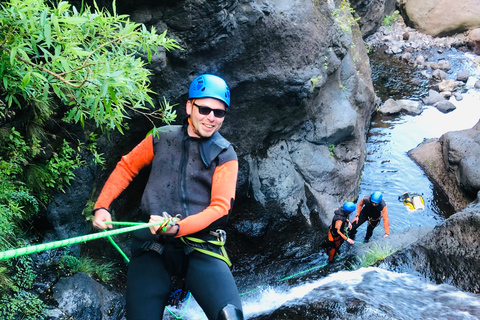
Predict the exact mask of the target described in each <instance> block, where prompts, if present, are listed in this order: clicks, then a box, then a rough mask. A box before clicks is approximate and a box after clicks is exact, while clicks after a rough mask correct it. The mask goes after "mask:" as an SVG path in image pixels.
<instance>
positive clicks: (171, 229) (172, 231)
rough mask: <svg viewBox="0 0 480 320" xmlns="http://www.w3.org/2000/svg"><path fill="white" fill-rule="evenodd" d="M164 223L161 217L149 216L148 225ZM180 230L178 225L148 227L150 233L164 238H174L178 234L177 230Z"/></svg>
mask: <svg viewBox="0 0 480 320" xmlns="http://www.w3.org/2000/svg"><path fill="white" fill-rule="evenodd" d="M162 221H165V218H164V217H163V216H159V215H151V216H150V221H148V222H149V223H152V222H162ZM179 229H180V226H179V225H178V224H170V223H168V224H167V225H165V226H164V227H162V225H160V224H159V225H156V226H151V227H150V232H151V233H152V234H161V235H164V236H174V235H176V234H177V233H178V230H179Z"/></svg>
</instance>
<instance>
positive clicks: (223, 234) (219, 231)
mask: <svg viewBox="0 0 480 320" xmlns="http://www.w3.org/2000/svg"><path fill="white" fill-rule="evenodd" d="M215 232H216V233H217V238H218V240H219V241H221V242H223V243H226V242H227V233H226V232H225V230H222V229H217V230H216V231H215Z"/></svg>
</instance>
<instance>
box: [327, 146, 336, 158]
mask: <svg viewBox="0 0 480 320" xmlns="http://www.w3.org/2000/svg"><path fill="white" fill-rule="evenodd" d="M328 151H329V152H330V155H331V156H332V157H335V153H334V151H335V145H334V144H333V143H332V144H331V145H329V146H328Z"/></svg>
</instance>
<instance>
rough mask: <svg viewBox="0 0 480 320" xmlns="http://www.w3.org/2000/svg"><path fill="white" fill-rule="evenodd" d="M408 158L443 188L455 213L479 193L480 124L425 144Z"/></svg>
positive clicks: (411, 152)
mask: <svg viewBox="0 0 480 320" xmlns="http://www.w3.org/2000/svg"><path fill="white" fill-rule="evenodd" d="M408 155H409V156H410V157H411V158H412V159H413V160H414V161H415V162H416V163H417V164H418V165H419V166H420V167H422V169H423V170H424V171H425V173H426V174H427V176H429V177H430V178H431V179H432V180H433V181H435V183H437V184H438V185H439V186H440V187H441V188H442V190H443V191H444V193H445V194H446V195H447V197H448V198H449V201H450V203H451V204H452V205H453V207H454V208H455V210H456V211H459V210H462V209H463V208H465V207H466V206H467V205H468V204H469V203H470V202H472V201H473V200H474V199H475V197H476V196H477V193H478V191H480V165H479V161H478V159H480V122H479V123H477V124H476V125H475V126H474V127H473V128H472V129H467V130H460V131H452V132H448V133H446V134H444V135H442V136H441V137H440V139H432V140H428V141H425V142H423V143H422V144H420V145H419V146H418V147H417V148H415V149H413V150H410V151H409V152H408Z"/></svg>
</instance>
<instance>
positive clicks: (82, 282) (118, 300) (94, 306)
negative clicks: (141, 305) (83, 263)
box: [50, 272, 125, 320]
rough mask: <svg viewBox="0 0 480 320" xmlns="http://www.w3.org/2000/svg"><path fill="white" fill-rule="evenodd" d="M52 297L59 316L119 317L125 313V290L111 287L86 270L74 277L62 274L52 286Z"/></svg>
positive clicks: (105, 318) (71, 317)
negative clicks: (95, 278) (93, 277)
mask: <svg viewBox="0 0 480 320" xmlns="http://www.w3.org/2000/svg"><path fill="white" fill-rule="evenodd" d="M53 298H54V299H55V301H56V302H57V303H58V307H57V309H58V310H61V311H62V317H60V318H53V317H54V315H56V314H57V313H58V310H57V309H55V311H54V312H53V313H52V314H51V315H50V319H52V320H54V319H55V320H57V319H58V320H60V319H104V320H117V319H121V318H122V316H124V314H125V300H124V297H123V295H122V294H120V293H116V292H114V291H110V290H108V289H107V288H106V287H105V286H103V285H101V284H99V283H98V282H96V281H95V280H93V279H92V278H90V277H89V276H88V275H86V274H85V273H83V272H79V273H77V274H75V275H74V276H73V277H68V278H62V279H60V280H59V281H58V283H57V284H55V285H54V286H53Z"/></svg>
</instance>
